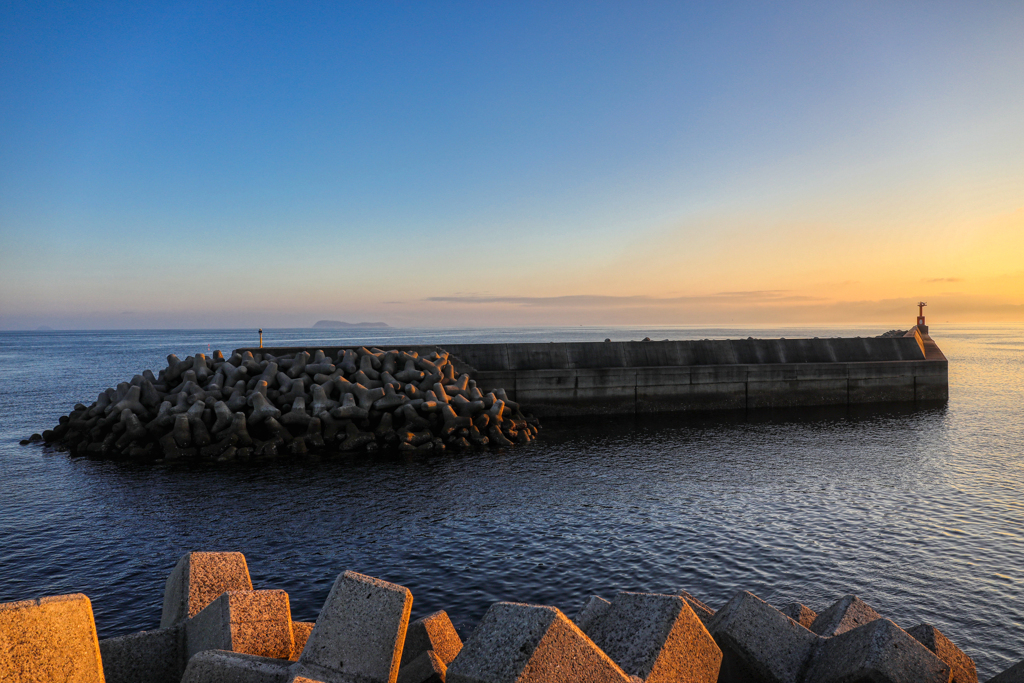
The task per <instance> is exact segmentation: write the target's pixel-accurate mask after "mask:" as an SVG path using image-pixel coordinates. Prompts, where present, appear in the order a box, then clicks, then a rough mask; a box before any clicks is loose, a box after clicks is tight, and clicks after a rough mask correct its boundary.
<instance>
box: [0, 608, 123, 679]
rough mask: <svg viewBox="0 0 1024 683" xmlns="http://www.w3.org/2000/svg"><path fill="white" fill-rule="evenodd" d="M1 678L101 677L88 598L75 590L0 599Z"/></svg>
mask: <svg viewBox="0 0 1024 683" xmlns="http://www.w3.org/2000/svg"><path fill="white" fill-rule="evenodd" d="M0 680H3V681H18V682H20V681H26V682H28V681H32V682H33V683H103V681H104V677H103V665H102V664H101V663H100V646H99V641H98V640H97V639H96V624H95V622H94V621H93V616H92V603H91V602H89V598H87V597H86V596H84V595H82V594H80V593H76V594H72V595H55V596H52V597H45V598H39V599H37V600H22V601H19V602H7V603H2V604H0Z"/></svg>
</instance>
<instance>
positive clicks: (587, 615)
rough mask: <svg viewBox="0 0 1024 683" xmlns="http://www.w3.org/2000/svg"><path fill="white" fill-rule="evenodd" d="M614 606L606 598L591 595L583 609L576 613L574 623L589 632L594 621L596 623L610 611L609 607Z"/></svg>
mask: <svg viewBox="0 0 1024 683" xmlns="http://www.w3.org/2000/svg"><path fill="white" fill-rule="evenodd" d="M611 606H612V603H610V602H608V601H607V600H605V599H604V598H602V597H600V596H597V595H591V596H590V599H589V600H587V604H585V605H583V609H581V610H580V611H579V612H577V613H576V618H575V619H573V623H575V624H576V626H577V627H578V628H579V629H580V630H581V631H583V632H584V633H586V632H587V629H588V628H590V626H592V625H593V624H594V623H596V622H597V621H598V620H599V619H600V618H601V617H602V616H604V615H605V613H607V612H608V608H609V607H611Z"/></svg>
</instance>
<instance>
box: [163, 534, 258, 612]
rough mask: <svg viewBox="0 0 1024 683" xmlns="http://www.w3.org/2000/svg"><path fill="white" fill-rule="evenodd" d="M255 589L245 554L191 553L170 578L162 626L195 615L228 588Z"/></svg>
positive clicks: (182, 560)
mask: <svg viewBox="0 0 1024 683" xmlns="http://www.w3.org/2000/svg"><path fill="white" fill-rule="evenodd" d="M251 590H252V581H251V580H250V579H249V567H248V565H246V563H245V555H243V554H242V553H199V552H196V553H188V554H187V555H185V556H184V557H182V558H181V559H180V560H178V564H176V565H174V569H172V570H171V575H170V576H168V577H167V585H166V586H165V587H164V609H163V615H162V616H161V617H160V628H167V627H169V626H174V625H175V624H178V623H181V622H183V621H185V620H186V619H189V618H190V617H194V616H195V615H197V614H199V612H200V611H201V610H202V609H203V608H204V607H206V606H207V605H209V604H210V603H211V602H213V601H214V600H216V599H217V598H218V597H219V596H220V594H221V593H223V592H225V591H251Z"/></svg>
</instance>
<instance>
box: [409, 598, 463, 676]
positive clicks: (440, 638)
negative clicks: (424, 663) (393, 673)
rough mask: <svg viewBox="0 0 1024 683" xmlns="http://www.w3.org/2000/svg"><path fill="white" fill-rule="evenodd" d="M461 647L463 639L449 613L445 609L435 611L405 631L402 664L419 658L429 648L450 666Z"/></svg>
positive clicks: (410, 625) (413, 623)
mask: <svg viewBox="0 0 1024 683" xmlns="http://www.w3.org/2000/svg"><path fill="white" fill-rule="evenodd" d="M461 649H462V639H461V638H459V634H458V632H456V630H455V626H454V625H452V620H451V619H450V618H449V617H448V613H447V612H445V611H444V610H441V611H439V612H434V613H433V614H429V615H427V616H425V617H423V618H422V619H417V620H416V621H414V622H412V623H411V624H409V628H408V629H407V630H406V632H405V645H404V646H403V648H402V666H403V667H404V666H405V665H406V664H408V663H409V662H411V661H412V660H414V659H417V658H419V657H420V656H421V655H423V653H424V652H427V651H428V650H429V651H431V652H433V653H434V654H435V655H436V656H437V657H438V658H439V659H440V660H441V661H442V662H443V663H444V665H445V666H448V665H449V664H451V663H452V660H453V659H455V657H456V656H457V655H458V654H459V650H461Z"/></svg>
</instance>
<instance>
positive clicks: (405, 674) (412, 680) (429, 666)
mask: <svg viewBox="0 0 1024 683" xmlns="http://www.w3.org/2000/svg"><path fill="white" fill-rule="evenodd" d="M447 671H448V667H447V666H445V663H444V662H443V661H441V658H440V657H438V656H437V654H435V653H434V651H433V650H427V651H426V652H423V653H421V654H420V656H419V657H416V658H415V659H413V660H412V661H411V662H409V663H407V664H402V668H401V669H399V670H398V682H397V683H445V672H447Z"/></svg>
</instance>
